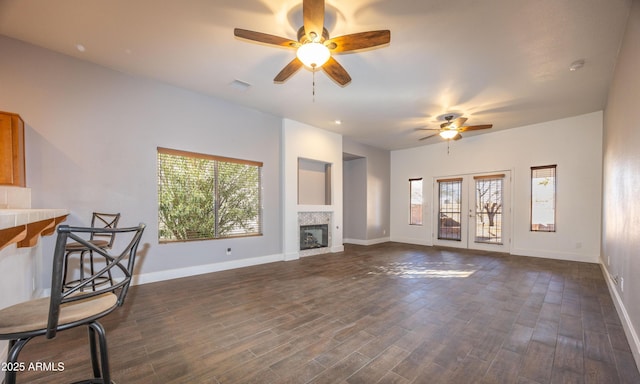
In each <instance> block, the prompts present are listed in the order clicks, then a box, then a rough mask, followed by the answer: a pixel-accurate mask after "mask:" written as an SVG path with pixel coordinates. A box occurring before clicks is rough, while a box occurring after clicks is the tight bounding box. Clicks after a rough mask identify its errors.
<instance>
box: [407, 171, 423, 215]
mask: <svg viewBox="0 0 640 384" xmlns="http://www.w3.org/2000/svg"><path fill="white" fill-rule="evenodd" d="M409 225H422V178H419V179H409Z"/></svg>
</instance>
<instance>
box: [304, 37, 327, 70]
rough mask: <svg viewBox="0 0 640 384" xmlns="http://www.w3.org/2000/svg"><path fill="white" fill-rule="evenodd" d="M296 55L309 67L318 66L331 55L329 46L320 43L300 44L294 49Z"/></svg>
mask: <svg viewBox="0 0 640 384" xmlns="http://www.w3.org/2000/svg"><path fill="white" fill-rule="evenodd" d="M296 56H297V57H298V59H299V60H300V61H302V64H304V65H306V66H307V67H309V68H314V69H315V68H320V67H321V66H322V65H323V64H324V63H326V62H327V60H329V57H331V52H329V48H327V47H325V46H324V44H320V43H306V44H302V45H301V46H300V48H298V50H297V51H296Z"/></svg>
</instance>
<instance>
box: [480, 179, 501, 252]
mask: <svg viewBox="0 0 640 384" xmlns="http://www.w3.org/2000/svg"><path fill="white" fill-rule="evenodd" d="M503 188H504V175H497V176H490V177H476V178H475V202H476V203H475V211H476V212H475V215H474V216H475V225H474V227H475V233H474V239H473V241H474V242H476V243H488V244H502V227H503V215H502V208H503V205H504V204H503V200H502V196H503Z"/></svg>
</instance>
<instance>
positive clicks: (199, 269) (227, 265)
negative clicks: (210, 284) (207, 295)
mask: <svg viewBox="0 0 640 384" xmlns="http://www.w3.org/2000/svg"><path fill="white" fill-rule="evenodd" d="M284 260H285V258H284V255H283V254H281V253H280V254H275V255H268V256H260V257H253V258H249V259H239V260H233V261H223V262H221V263H212V264H205V265H195V266H193V267H185V268H176V269H169V270H165V271H158V272H149V273H143V274H140V275H135V276H133V281H132V284H133V285H140V284H147V283H154V282H156V281H164V280H171V279H178V278H181V277H188V276H195V275H202V274H205V273H211V272H219V271H226V270H228V269H235V268H243V267H250V266H252V265H260V264H267V263H274V262H276V261H284Z"/></svg>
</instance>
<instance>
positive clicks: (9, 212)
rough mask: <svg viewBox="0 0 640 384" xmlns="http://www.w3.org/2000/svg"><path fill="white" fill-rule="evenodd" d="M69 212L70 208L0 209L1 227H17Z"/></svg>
mask: <svg viewBox="0 0 640 384" xmlns="http://www.w3.org/2000/svg"><path fill="white" fill-rule="evenodd" d="M68 214H69V210H68V209H37V208H30V209H11V208H9V209H0V229H5V228H12V227H17V226H19V225H24V224H28V223H34V222H36V221H40V220H47V219H52V218H54V217H60V216H65V215H68Z"/></svg>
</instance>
